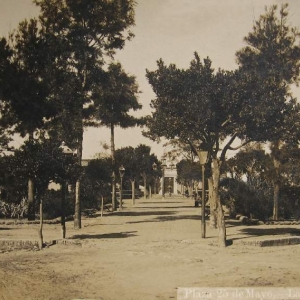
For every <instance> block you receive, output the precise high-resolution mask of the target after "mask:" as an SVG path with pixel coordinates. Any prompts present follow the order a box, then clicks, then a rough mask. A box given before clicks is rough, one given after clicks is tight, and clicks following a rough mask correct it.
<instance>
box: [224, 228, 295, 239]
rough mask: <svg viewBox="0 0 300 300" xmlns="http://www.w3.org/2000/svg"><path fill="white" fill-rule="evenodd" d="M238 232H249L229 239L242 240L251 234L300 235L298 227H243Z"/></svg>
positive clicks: (251, 235)
mask: <svg viewBox="0 0 300 300" xmlns="http://www.w3.org/2000/svg"><path fill="white" fill-rule="evenodd" d="M240 234H247V235H248V234H249V236H244V237H237V238H230V239H231V240H242V239H246V238H251V237H253V236H265V235H269V236H272V235H273V236H274V235H285V234H286V235H291V236H300V229H298V228H289V227H283V228H243V229H241V230H240Z"/></svg>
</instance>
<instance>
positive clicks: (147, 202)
mask: <svg viewBox="0 0 300 300" xmlns="http://www.w3.org/2000/svg"><path fill="white" fill-rule="evenodd" d="M144 203H145V204H179V203H183V202H171V201H162V202H158V201H157V202H149V201H147V200H144V201H143V202H142V203H139V204H144Z"/></svg>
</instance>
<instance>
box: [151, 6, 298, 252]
mask: <svg viewBox="0 0 300 300" xmlns="http://www.w3.org/2000/svg"><path fill="white" fill-rule="evenodd" d="M245 42H246V43H247V46H246V47H244V48H242V49H241V50H239V51H238V52H237V53H236V60H237V63H238V69H236V70H234V71H225V70H221V69H219V70H217V71H215V70H214V69H213V68H212V62H211V60H210V59H209V58H206V59H204V60H203V61H201V59H200V57H199V55H198V54H197V53H195V57H194V59H193V60H192V61H191V63H190V67H189V68H188V69H179V68H177V67H176V65H175V64H171V65H169V66H167V65H165V63H164V62H163V60H162V59H161V60H159V61H158V63H157V66H158V68H157V70H155V71H147V78H148V81H149V83H150V84H151V86H152V88H153V91H154V92H155V94H156V99H154V100H152V102H151V106H152V108H153V113H152V115H151V116H149V117H148V123H147V126H148V128H149V130H148V131H147V132H146V133H145V134H146V136H149V137H150V138H152V139H154V140H156V139H158V138H159V137H165V138H167V139H178V140H179V141H180V142H182V143H185V144H188V145H190V147H191V149H192V150H193V152H194V154H195V155H198V151H199V150H207V151H208V152H209V160H208V163H207V165H206V169H207V170H209V171H210V176H209V177H210V178H209V186H210V190H211V193H210V208H211V219H212V220H211V221H212V222H213V223H214V225H215V226H217V227H218V229H219V244H220V245H222V246H225V245H226V228H225V221H224V215H223V210H222V205H221V199H220V193H219V190H220V189H219V187H220V178H221V170H222V167H223V165H224V163H225V161H226V153H227V151H228V150H233V149H238V148H239V147H242V146H245V145H246V144H248V143H250V142H269V143H271V145H272V146H271V147H270V149H271V151H272V156H271V157H272V163H273V166H274V172H275V174H276V175H277V179H274V193H275V197H277V198H276V199H278V194H279V189H280V179H279V176H280V174H279V169H280V165H281V161H280V158H279V156H278V155H279V153H280V149H281V148H282V146H283V145H286V144H289V145H294V146H295V147H297V146H298V142H299V134H300V131H299V120H300V119H299V117H300V113H299V105H298V103H297V102H296V99H295V98H294V97H293V96H292V94H291V91H290V86H291V84H297V83H298V82H299V66H300V47H299V32H298V31H297V29H295V28H292V27H291V26H290V25H289V24H288V5H287V4H285V5H282V6H281V7H280V8H279V9H278V7H277V6H276V5H275V6H271V7H270V8H266V11H265V14H264V15H262V16H260V18H259V20H258V21H256V22H255V25H254V27H253V31H252V32H250V33H249V34H248V35H247V36H246V37H245ZM274 218H275V219H277V218H278V201H277V200H276V201H275V205H274Z"/></svg>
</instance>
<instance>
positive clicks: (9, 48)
mask: <svg viewBox="0 0 300 300" xmlns="http://www.w3.org/2000/svg"><path fill="white" fill-rule="evenodd" d="M34 3H35V4H36V5H37V6H38V7H39V8H40V14H39V16H38V18H37V19H30V20H24V21H23V22H21V23H20V24H19V26H18V28H17V29H16V30H14V31H13V32H11V33H10V34H9V37H8V38H5V37H3V38H1V39H0V99H1V105H0V109H1V111H0V129H1V132H0V145H1V151H4V150H7V149H8V147H7V145H8V142H9V140H10V139H11V137H12V135H13V134H19V135H21V137H23V138H26V139H27V140H28V141H29V143H30V146H29V147H39V146H41V147H44V145H43V143H44V142H45V140H46V139H45V137H46V136H47V137H48V139H50V140H51V145H52V148H51V149H50V151H48V155H50V156H53V155H52V154H53V153H54V152H55V151H56V149H57V148H58V145H59V144H60V143H61V142H62V141H65V142H66V143H67V144H68V145H69V146H70V147H71V148H72V149H76V164H77V167H78V169H80V167H81V161H82V147H83V146H82V145H83V144H82V142H83V131H84V128H85V126H103V125H104V126H108V127H110V128H111V136H112V139H111V149H112V165H113V168H112V169H113V170H114V169H115V168H114V164H115V160H114V127H115V126H121V127H130V126H135V125H139V124H141V121H140V120H139V119H137V118H135V117H133V116H132V115H130V114H129V112H130V111H132V110H137V109H140V108H141V104H140V103H139V102H138V98H137V97H138V93H139V91H138V86H137V84H136V81H135V78H134V77H133V76H130V75H128V74H127V73H126V72H125V71H124V70H123V68H122V66H121V65H120V64H119V63H111V62H110V61H111V59H113V57H114V54H115V51H116V50H117V49H122V48H123V47H124V45H125V42H126V41H128V40H130V39H131V38H132V37H133V33H132V32H131V30H130V28H131V27H132V26H133V25H134V5H135V2H134V1H133V0H116V1H106V0H93V1H84V0H64V1H56V0H34ZM38 145H39V146H38ZM46 146H47V145H46ZM9 150H11V149H9ZM49 153H50V154H49ZM28 155H29V156H30V155H32V152H29V153H28ZM30 159H32V160H35V159H37V157H36V156H30ZM50 161H51V159H50ZM81 174H82V172H80V170H79V172H77V173H76V175H77V178H76V196H75V221H74V225H75V228H80V227H81V210H80V202H81V201H80V182H81ZM28 179H29V180H28V201H29V212H28V214H29V219H32V218H34V201H35V196H34V191H36V189H35V184H34V183H35V182H36V181H37V180H38V175H37V174H36V173H34V172H31V173H28ZM113 205H115V188H114V187H113Z"/></svg>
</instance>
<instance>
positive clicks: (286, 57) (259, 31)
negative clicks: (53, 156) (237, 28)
mask: <svg viewBox="0 0 300 300" xmlns="http://www.w3.org/2000/svg"><path fill="white" fill-rule="evenodd" d="M277 11H278V7H277V5H273V6H271V7H270V8H269V9H267V8H266V9H265V14H264V15H262V16H260V18H259V20H258V21H256V22H255V25H254V27H253V31H252V32H250V33H249V34H248V35H247V36H246V37H245V38H244V40H245V42H246V43H247V46H246V47H244V48H243V49H241V50H240V51H238V52H237V54H236V55H237V61H238V64H239V65H240V67H241V69H242V70H243V71H244V72H247V73H248V74H249V73H256V76H258V79H259V80H263V81H268V82H272V83H273V87H274V89H273V91H270V96H271V97H272V95H271V93H272V94H273V95H274V96H273V97H278V90H282V88H280V87H283V88H284V89H285V92H284V94H281V95H279V97H282V101H284V100H285V99H286V98H287V97H289V96H290V97H291V94H290V92H289V85H291V84H293V83H298V82H299V72H300V71H299V67H300V46H299V36H300V34H299V31H298V30H297V29H296V28H293V27H291V26H290V25H289V23H288V21H289V18H288V4H283V5H282V6H281V8H280V10H279V14H277ZM280 93H281V91H280ZM271 109H272V107H271V106H270V110H271ZM292 112H293V108H292V107H291V109H290V110H289V113H288V114H287V115H286V116H285V120H284V121H285V125H284V126H278V127H274V131H275V132H276V135H272V136H270V137H269V141H270V142H271V143H272V147H271V149H272V158H273V164H274V169H275V175H276V176H274V177H273V186H274V208H273V218H274V219H278V202H279V192H280V185H281V182H280V174H279V169H280V158H279V157H278V156H277V154H279V153H280V148H281V146H282V145H283V144H284V143H285V142H287V139H289V140H291V138H293V139H294V140H296V141H298V140H299V130H298V125H299V108H297V109H296V112H294V114H291V113H292Z"/></svg>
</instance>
